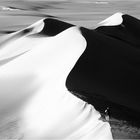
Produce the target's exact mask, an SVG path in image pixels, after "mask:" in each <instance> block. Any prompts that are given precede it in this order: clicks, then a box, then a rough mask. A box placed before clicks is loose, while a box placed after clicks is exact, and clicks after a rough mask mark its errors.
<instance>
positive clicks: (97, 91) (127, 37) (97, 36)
mask: <svg viewBox="0 0 140 140" xmlns="http://www.w3.org/2000/svg"><path fill="white" fill-rule="evenodd" d="M123 20H124V21H123V24H124V26H122V25H120V26H110V27H109V26H108V27H106V26H104V27H99V28H97V29H95V30H89V29H86V28H83V27H81V28H80V29H81V33H82V35H83V36H84V37H85V39H86V41H87V48H86V50H85V52H84V53H83V54H82V56H81V57H80V59H79V60H78V62H77V63H76V65H75V67H74V68H73V70H72V71H71V72H70V74H69V76H68V78H67V82H66V85H67V88H68V89H69V90H70V91H76V92H77V93H80V95H84V96H85V97H87V98H88V102H90V103H91V104H93V105H94V106H95V108H97V109H98V110H99V111H103V110H105V108H106V107H109V108H111V115H113V117H117V118H122V119H126V120H129V121H131V122H132V123H133V124H135V125H138V126H140V121H139V118H140V108H139V107H140V101H139V100H140V82H139V81H140V50H139V44H140V40H139V39H138V38H139V32H138V31H139V29H140V21H139V20H138V19H135V18H133V17H131V16H129V15H123ZM97 95H98V96H97ZM97 97H99V98H97Z"/></svg>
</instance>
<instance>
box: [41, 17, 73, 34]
mask: <svg viewBox="0 0 140 140" xmlns="http://www.w3.org/2000/svg"><path fill="white" fill-rule="evenodd" d="M44 23H45V25H44V28H43V30H42V31H41V32H40V33H39V34H40V35H46V36H55V35H57V34H59V33H60V32H62V31H64V30H66V29H68V28H70V27H72V26H74V25H72V24H69V23H66V22H63V21H60V20H57V19H51V18H47V19H45V20H44Z"/></svg>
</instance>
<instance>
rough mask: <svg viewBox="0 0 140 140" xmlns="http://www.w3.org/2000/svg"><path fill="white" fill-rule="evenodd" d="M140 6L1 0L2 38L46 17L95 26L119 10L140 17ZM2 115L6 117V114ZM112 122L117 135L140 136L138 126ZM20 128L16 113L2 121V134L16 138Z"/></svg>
mask: <svg viewBox="0 0 140 140" xmlns="http://www.w3.org/2000/svg"><path fill="white" fill-rule="evenodd" d="M139 9H140V2H139V1H138V0H133V1H131V0H124V1H119V0H114V1H111V0H106V1H101V0H97V1H95V0H88V1H86V0H82V1H80V0H76V1H74V0H53V1H52V0H42V1H38V0H1V1H0V36H1V38H0V39H2V36H4V35H6V34H7V33H11V32H15V31H18V30H21V29H24V28H26V27H27V26H29V25H31V24H33V23H34V22H36V21H38V20H41V19H42V18H46V17H53V18H57V19H60V20H62V21H66V22H69V23H72V24H75V25H78V26H84V27H88V28H92V29H94V28H96V27H98V23H99V22H101V21H102V20H104V19H105V18H107V17H108V16H111V15H112V14H114V13H116V12H122V13H127V14H130V15H133V16H135V17H137V18H140V10H139ZM7 102H8V101H7ZM3 112H4V111H3ZM4 113H5V112H4ZM0 115H1V116H0V117H2V115H3V114H0ZM10 120H11V121H10ZM13 120H14V121H13ZM110 122H111V126H112V132H113V135H114V138H115V139H135V138H137V139H140V130H139V129H138V128H135V127H132V126H129V125H128V124H127V123H126V122H124V121H120V120H116V119H114V118H113V119H111V121H110ZM122 128H123V129H122ZM16 129H18V125H17V120H16V117H15V116H13V118H12V117H10V118H9V121H8V123H7V125H6V126H4V127H3V125H2V123H1V125H0V138H4V137H5V138H6V139H10V138H12V137H13V136H15V135H16V134H15V133H16ZM16 137H19V136H16Z"/></svg>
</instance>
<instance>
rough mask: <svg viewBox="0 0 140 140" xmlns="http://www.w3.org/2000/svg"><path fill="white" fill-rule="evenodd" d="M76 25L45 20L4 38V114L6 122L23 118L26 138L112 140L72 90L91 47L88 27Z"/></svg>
mask: <svg viewBox="0 0 140 140" xmlns="http://www.w3.org/2000/svg"><path fill="white" fill-rule="evenodd" d="M47 23H48V24H47ZM50 23H51V24H50ZM58 25H59V26H58ZM72 26H73V25H71V24H68V23H64V22H61V21H58V20H55V19H43V20H40V21H38V22H37V23H35V24H33V25H31V26H29V27H27V28H26V29H23V30H20V31H18V32H15V33H12V34H9V35H7V36H4V37H3V38H1V51H0V63H1V67H0V83H1V84H0V93H1V94H0V113H1V114H2V116H3V122H4V119H5V118H6V117H7V118H8V117H9V116H10V115H11V116H12V115H14V114H16V115H17V114H18V116H19V118H20V119H19V124H20V125H19V130H18V132H17V133H19V134H21V135H22V136H23V137H22V138H23V139H48V140H51V139H54V140H73V139H74V140H93V139H94V140H99V139H104V140H112V134H111V131H110V125H109V123H108V122H103V121H101V120H100V117H101V115H100V113H99V112H98V111H96V110H95V108H94V107H93V106H92V105H90V104H88V103H87V102H85V101H83V100H81V99H80V98H78V97H76V96H75V95H73V94H72V93H70V92H69V91H68V90H67V88H66V80H67V77H68V75H69V73H70V72H71V70H72V69H73V67H74V66H76V65H77V64H78V63H77V61H78V60H81V59H79V58H80V57H81V55H83V54H85V53H86V51H85V50H87V47H88V43H89V42H88V40H87V41H86V39H87V38H86V37H84V34H83V33H84V31H82V28H81V31H82V33H81V31H80V29H79V28H78V27H76V26H75V27H72ZM57 27H58V28H57ZM54 28H55V30H54ZM85 30H87V29H85ZM47 31H48V32H47ZM82 34H83V35H82ZM81 58H83V57H81ZM83 62H84V61H83ZM76 63H77V64H76ZM84 63H85V62H84ZM75 64H76V65H75ZM85 72H86V71H85ZM76 73H77V72H76ZM71 74H72V73H71ZM72 75H73V74H72ZM74 75H75V74H74ZM82 76H84V74H83V75H81V77H82ZM70 77H71V76H70ZM72 77H73V76H72ZM74 77H75V76H74ZM75 78H79V75H78V77H75ZM71 80H72V82H73V79H70V80H69V78H68V81H71ZM74 80H75V79H74ZM91 81H92V80H90V79H89V82H91ZM83 82H84V81H82V83H81V84H82V85H83ZM85 82H87V81H85ZM67 85H68V87H70V89H73V88H72V87H75V86H73V85H71V86H69V83H67ZM80 87H81V86H80ZM77 88H79V83H78V86H77ZM81 88H82V87H81ZM3 110H4V112H7V113H3ZM5 120H6V119H5Z"/></svg>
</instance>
